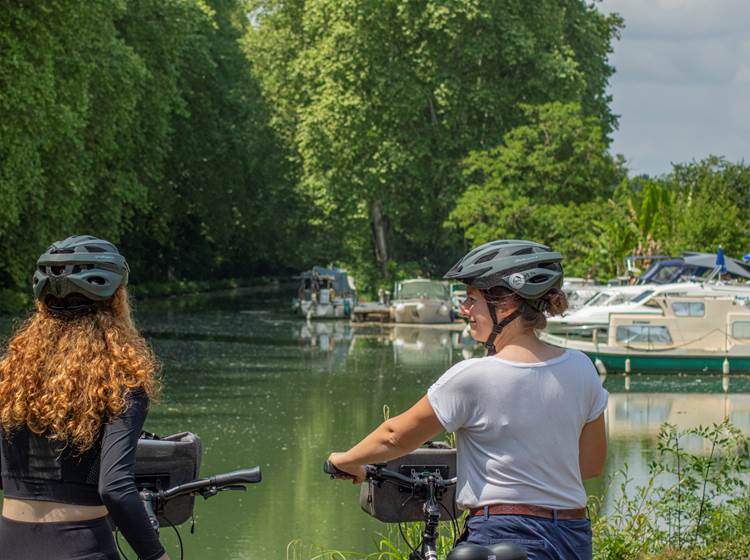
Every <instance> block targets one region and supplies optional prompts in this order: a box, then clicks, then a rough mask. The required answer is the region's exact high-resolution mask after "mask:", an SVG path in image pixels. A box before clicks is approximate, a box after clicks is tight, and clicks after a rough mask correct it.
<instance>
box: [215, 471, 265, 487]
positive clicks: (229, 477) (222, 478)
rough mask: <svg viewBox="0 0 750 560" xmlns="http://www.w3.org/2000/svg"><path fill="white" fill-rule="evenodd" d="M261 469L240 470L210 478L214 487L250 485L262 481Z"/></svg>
mask: <svg viewBox="0 0 750 560" xmlns="http://www.w3.org/2000/svg"><path fill="white" fill-rule="evenodd" d="M261 478H262V476H261V474H260V467H253V468H251V469H240V470H238V471H232V472H228V473H223V474H217V475H216V476H212V477H211V478H210V480H211V483H212V484H213V485H214V486H218V487H221V486H232V485H233V484H249V483H254V482H260V481H261Z"/></svg>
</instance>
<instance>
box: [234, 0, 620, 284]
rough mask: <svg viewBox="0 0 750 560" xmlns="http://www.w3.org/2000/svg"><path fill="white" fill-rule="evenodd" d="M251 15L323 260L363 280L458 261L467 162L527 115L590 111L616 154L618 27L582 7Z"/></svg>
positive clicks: (265, 2)
mask: <svg viewBox="0 0 750 560" xmlns="http://www.w3.org/2000/svg"><path fill="white" fill-rule="evenodd" d="M254 6H255V9H254V11H253V17H254V18H255V21H256V25H255V26H254V27H253V28H251V29H250V32H249V33H248V36H247V40H246V49H247V52H248V55H249V57H250V58H251V60H252V61H253V68H254V71H255V73H256V76H257V77H258V80H259V82H260V83H261V86H262V88H263V91H264V92H265V95H266V97H267V98H268V99H271V100H273V105H274V117H273V124H274V129H275V130H276V131H277V132H278V134H279V135H280V137H281V138H283V139H284V141H285V147H286V149H287V150H288V151H289V153H290V158H291V160H292V161H294V162H295V164H296V169H295V172H296V175H295V181H296V182H297V183H298V185H299V189H300V192H301V195H302V196H305V197H306V198H307V200H308V201H309V204H310V205H311V207H312V209H313V210H314V212H315V219H314V226H315V230H314V231H316V232H318V235H316V236H315V237H314V240H315V243H316V246H317V247H316V250H318V251H319V250H320V249H323V250H324V251H325V253H324V254H326V255H329V257H332V258H335V259H339V260H342V261H344V262H347V263H349V264H351V265H353V266H354V267H355V269H356V270H357V271H358V272H359V273H360V276H361V277H362V276H364V277H365V279H366V280H367V279H369V278H372V277H375V276H377V275H380V276H381V277H387V276H388V275H389V274H390V272H391V271H392V269H393V268H394V264H395V263H397V264H398V266H403V265H405V264H407V263H411V265H410V267H411V268H416V269H420V268H421V270H422V272H425V273H431V272H437V271H439V270H443V269H445V268H446V267H447V266H449V265H450V264H451V261H452V260H453V259H455V258H456V257H457V256H458V254H459V253H460V252H461V251H462V249H463V247H462V243H461V236H459V235H456V232H455V231H454V230H450V229H444V228H441V227H440V224H442V223H443V221H444V220H445V219H446V217H447V216H448V214H449V212H450V211H451V209H452V208H453V206H454V204H455V201H456V199H457V198H458V196H459V195H460V194H461V192H462V191H463V188H464V185H465V181H464V177H463V175H462V173H461V166H460V162H461V160H462V159H463V158H464V157H465V156H466V155H467V154H468V153H469V152H470V151H471V150H474V149H484V148H489V147H491V146H494V145H496V144H497V143H498V142H499V141H500V139H501V138H502V134H503V133H504V132H506V131H508V130H510V129H511V128H512V127H513V126H514V125H519V124H522V123H524V122H526V121H527V120H528V119H529V111H530V110H527V109H526V108H525V105H524V104H532V105H533V104H541V103H545V102H551V101H566V102H577V103H579V106H580V107H581V108H582V112H583V113H584V114H585V115H591V116H593V117H595V118H596V119H597V122H599V123H600V125H601V133H602V137H601V138H600V139H599V141H600V142H601V143H603V144H605V145H606V135H607V133H609V132H610V131H611V130H612V128H613V126H614V124H615V119H614V116H613V115H612V114H611V112H610V109H609V99H608V97H607V96H606V94H605V86H606V83H607V80H608V78H609V76H610V74H611V73H612V68H611V67H610V66H609V65H608V63H607V55H608V53H609V51H610V45H611V41H612V38H613V36H614V35H615V34H616V33H617V30H618V28H619V25H620V20H619V19H618V18H617V17H616V16H604V15H602V14H601V13H599V12H598V11H596V10H595V9H594V8H592V7H589V6H588V5H587V4H586V3H584V2H580V1H578V0H568V1H564V2H559V1H554V2H553V1H544V2H534V3H528V2H519V1H517V0H504V1H500V2H481V1H478V0H473V1H462V2H445V1H442V0H421V1H418V2H403V1H400V0H385V1H381V0H378V1H361V0H344V1H342V0H308V1H302V0H257V1H256V2H254ZM372 255H374V257H375V258H374V259H373V258H372ZM376 267H377V268H376Z"/></svg>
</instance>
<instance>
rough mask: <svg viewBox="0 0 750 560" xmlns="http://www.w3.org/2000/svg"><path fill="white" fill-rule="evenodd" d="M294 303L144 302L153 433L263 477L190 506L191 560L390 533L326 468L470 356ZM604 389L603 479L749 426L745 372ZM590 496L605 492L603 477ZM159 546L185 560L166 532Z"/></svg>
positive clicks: (418, 333) (616, 380)
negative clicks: (694, 429) (160, 370)
mask: <svg viewBox="0 0 750 560" xmlns="http://www.w3.org/2000/svg"><path fill="white" fill-rule="evenodd" d="M291 297H292V294H291V292H290V293H286V292H284V291H281V292H263V293H235V294H225V295H215V296H212V297H206V296H203V297H195V298H182V299H175V300H168V301H162V302H150V301H149V302H141V303H140V304H139V306H138V309H137V312H136V317H137V319H138V323H139V326H140V328H141V329H142V330H143V331H144V332H145V333H146V334H147V335H148V336H149V338H150V340H151V342H152V344H153V346H154V348H155V350H156V352H157V354H158V355H159V357H160V359H161V361H162V363H163V366H164V381H165V390H164V396H163V399H162V401H161V402H160V403H158V404H156V405H155V406H154V407H153V408H152V411H151V413H150V415H149V418H148V420H147V425H146V429H147V430H149V431H153V432H157V433H160V434H168V433H173V432H178V431H184V430H190V431H194V432H196V433H197V434H199V435H200V436H201V438H202V439H203V443H204V449H205V452H204V460H203V469H202V472H203V474H211V473H217V472H222V471H227V470H233V469H236V468H240V467H247V466H253V465H256V464H258V465H260V466H261V468H262V470H263V477H264V479H263V482H262V483H261V484H259V485H256V486H253V487H250V488H249V490H248V492H246V493H239V492H236V493H230V492H226V493H223V494H220V495H219V496H217V497H215V498H212V499H211V500H210V501H208V502H203V501H202V500H199V501H198V502H197V503H196V531H195V534H192V535H191V534H190V532H189V524H187V525H184V526H183V528H182V529H181V532H182V535H183V539H184V542H185V548H186V557H187V558H198V559H208V558H212V559H213V558H217V559H218V558H231V559H266V558H268V559H275V558H286V557H287V553H286V550H287V546H288V544H289V543H290V542H291V541H293V540H296V539H300V540H301V541H302V543H304V545H305V546H310V547H314V546H323V547H330V548H338V549H349V550H362V551H369V550H371V549H372V542H373V534H374V533H375V532H376V531H379V530H383V529H384V527H383V526H382V525H380V524H379V523H378V522H376V521H375V520H373V519H371V518H369V517H368V516H367V515H365V514H364V513H362V512H361V511H360V510H359V506H358V505H357V489H356V488H355V487H353V486H352V485H351V484H348V483H341V482H334V481H331V480H330V479H328V478H327V477H326V476H324V475H323V473H322V471H321V466H322V463H323V460H324V459H325V458H326V457H327V455H328V453H329V452H330V451H333V450H344V449H346V448H347V447H348V446H350V445H351V444H353V443H355V442H356V441H358V439H359V438H360V437H361V436H363V435H365V434H366V433H367V431H368V430H370V429H371V428H373V427H375V426H376V425H377V424H378V422H379V421H380V420H382V417H383V405H384V404H387V405H388V406H389V407H390V410H391V413H392V414H395V413H398V412H400V411H403V410H404V409H405V408H407V407H408V406H409V405H411V404H412V403H413V402H414V401H416V400H417V399H418V398H419V397H421V396H422V395H423V394H424V392H425V390H426V388H427V387H428V386H429V384H430V383H431V382H432V381H433V380H434V379H436V378H437V377H438V376H439V375H440V374H441V373H442V372H443V371H444V370H445V369H446V368H447V367H449V366H450V365H451V364H452V363H454V362H456V361H458V360H461V359H463V357H464V356H468V355H471V350H470V349H468V348H465V347H461V346H460V344H459V340H458V334H457V333H455V334H451V333H449V332H445V331H441V330H436V329H417V328H399V329H392V328H381V327H368V328H366V329H359V328H358V329H356V330H354V329H353V328H352V327H351V326H350V325H349V324H348V323H346V322H343V321H339V322H321V323H313V324H312V325H307V324H305V322H304V321H303V320H301V319H297V318H295V317H293V316H292V315H291V314H290V313H289V312H288V301H289V300H290V299H291ZM5 327H6V328H7V324H6V325H5ZM0 328H2V326H0ZM626 384H627V385H628V387H627V388H626ZM605 385H606V387H607V388H608V390H609V391H610V392H611V393H612V398H611V403H610V407H609V410H608V412H607V414H608V416H607V420H608V431H609V437H610V451H609V460H608V464H607V470H608V471H614V470H616V469H618V468H619V467H620V466H621V465H622V463H623V461H627V462H628V463H630V464H631V465H632V467H633V471H634V473H635V474H636V476H643V474H644V473H645V468H646V464H647V461H648V460H649V459H650V458H651V457H653V454H654V452H655V437H656V434H657V432H658V427H659V425H660V423H661V422H663V421H667V420H668V421H670V422H673V423H678V424H680V425H692V424H697V423H698V422H703V423H706V422H710V421H713V420H720V419H721V417H722V416H723V415H724V414H727V415H729V416H730V417H731V418H732V419H733V420H734V421H735V422H736V423H737V424H738V425H740V427H742V428H743V429H744V430H746V431H750V378H747V377H739V376H733V377H732V378H731V380H730V386H729V392H728V393H725V392H724V391H723V387H722V378H721V376H708V375H705V376H691V377H677V376H670V377H665V376H645V375H643V376H633V377H632V379H630V380H629V381H628V382H627V383H626V380H625V378H624V377H622V376H613V375H610V376H609V377H608V378H607V379H606V380H605ZM540 452H543V450H540ZM587 488H588V490H589V492H590V493H602V492H604V491H605V489H604V484H603V482H602V479H597V480H594V481H591V482H590V483H587ZM164 542H165V544H166V545H167V546H168V547H169V551H170V554H171V555H172V558H178V557H179V556H178V555H177V549H176V548H175V546H176V540H175V538H174V536H173V535H172V534H171V533H170V532H169V531H168V530H165V531H164ZM298 558H299V556H298Z"/></svg>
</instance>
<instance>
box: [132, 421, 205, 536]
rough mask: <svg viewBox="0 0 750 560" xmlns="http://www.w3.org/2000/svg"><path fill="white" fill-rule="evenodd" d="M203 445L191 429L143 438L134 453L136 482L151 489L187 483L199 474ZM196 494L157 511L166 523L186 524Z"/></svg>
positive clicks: (181, 498)
mask: <svg viewBox="0 0 750 560" xmlns="http://www.w3.org/2000/svg"><path fill="white" fill-rule="evenodd" d="M202 452H203V445H202V444H201V440H200V438H199V437H198V436H197V435H195V434H194V433H192V432H180V433H178V434H174V435H171V436H164V437H160V438H158V439H150V438H145V437H141V439H139V440H138V448H137V449H136V453H135V484H136V486H137V487H138V490H142V489H144V488H145V489H148V490H151V491H152V492H155V491H158V490H166V489H168V488H170V487H172V486H176V485H178V484H185V483H186V482H190V481H191V480H195V479H196V478H198V477H199V476H200V467H201V455H202ZM194 506H195V496H179V497H177V498H175V499H173V500H170V501H169V502H167V504H166V505H165V507H164V510H163V511H157V512H156V514H157V518H158V519H159V524H160V525H163V526H165V527H166V526H168V525H169V524H172V525H179V524H181V523H185V521H187V520H188V519H190V518H191V517H192V516H193V508H194Z"/></svg>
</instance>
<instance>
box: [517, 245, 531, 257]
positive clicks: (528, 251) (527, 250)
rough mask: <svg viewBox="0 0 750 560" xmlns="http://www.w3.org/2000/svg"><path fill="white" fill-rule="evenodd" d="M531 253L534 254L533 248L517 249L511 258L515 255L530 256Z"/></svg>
mask: <svg viewBox="0 0 750 560" xmlns="http://www.w3.org/2000/svg"><path fill="white" fill-rule="evenodd" d="M533 252H534V248H533V247H524V248H523V249H519V250H518V251H516V252H515V253H513V256H516V255H530V254H531V253H533Z"/></svg>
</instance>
